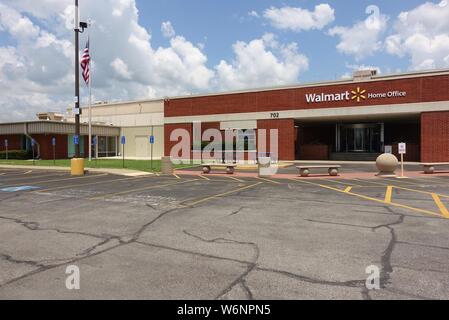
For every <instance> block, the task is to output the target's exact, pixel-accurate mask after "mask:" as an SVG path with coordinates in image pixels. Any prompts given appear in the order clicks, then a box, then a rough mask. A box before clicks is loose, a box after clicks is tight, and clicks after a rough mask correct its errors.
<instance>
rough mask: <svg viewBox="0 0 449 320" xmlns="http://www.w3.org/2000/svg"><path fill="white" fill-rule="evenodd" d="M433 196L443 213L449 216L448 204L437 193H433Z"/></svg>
mask: <svg viewBox="0 0 449 320" xmlns="http://www.w3.org/2000/svg"><path fill="white" fill-rule="evenodd" d="M432 198H433V200H434V201H435V203H436V205H437V206H438V209H440V212H441V214H442V215H443V216H444V217H446V218H449V211H448V210H447V208H446V206H445V205H444V204H443V202H442V201H441V199H440V197H439V196H438V195H437V194H435V193H433V194H432Z"/></svg>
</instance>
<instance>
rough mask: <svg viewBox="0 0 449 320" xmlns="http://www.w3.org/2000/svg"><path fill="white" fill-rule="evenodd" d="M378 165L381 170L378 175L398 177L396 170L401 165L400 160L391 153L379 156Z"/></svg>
mask: <svg viewBox="0 0 449 320" xmlns="http://www.w3.org/2000/svg"><path fill="white" fill-rule="evenodd" d="M376 166H377V169H378V170H379V173H378V174H377V176H378V177H384V178H388V177H396V173H395V171H396V169H397V168H398V167H399V160H398V158H396V156H394V155H392V154H390V153H384V154H382V155H380V156H379V157H378V158H377V160H376Z"/></svg>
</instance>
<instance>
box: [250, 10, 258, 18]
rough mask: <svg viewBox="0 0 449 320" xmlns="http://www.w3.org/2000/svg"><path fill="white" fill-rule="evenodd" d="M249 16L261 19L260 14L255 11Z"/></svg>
mask: <svg viewBox="0 0 449 320" xmlns="http://www.w3.org/2000/svg"><path fill="white" fill-rule="evenodd" d="M248 16H250V17H253V18H260V16H259V14H258V13H257V11H255V10H252V11H250V12H248Z"/></svg>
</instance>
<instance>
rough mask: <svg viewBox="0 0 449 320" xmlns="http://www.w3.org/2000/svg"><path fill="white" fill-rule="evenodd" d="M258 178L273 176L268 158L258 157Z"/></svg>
mask: <svg viewBox="0 0 449 320" xmlns="http://www.w3.org/2000/svg"><path fill="white" fill-rule="evenodd" d="M258 163H259V177H261V178H263V177H271V176H272V175H273V173H272V171H271V170H270V168H271V158H270V157H259V161H258Z"/></svg>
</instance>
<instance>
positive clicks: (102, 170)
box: [0, 165, 154, 177]
mask: <svg viewBox="0 0 449 320" xmlns="http://www.w3.org/2000/svg"><path fill="white" fill-rule="evenodd" d="M0 168H1V169H25V170H47V171H64V172H70V170H71V169H70V167H56V166H55V167H52V166H20V165H0ZM86 171H87V172H97V173H109V174H114V175H118V176H126V177H139V176H150V175H154V173H150V172H144V171H137V170H130V169H108V168H86Z"/></svg>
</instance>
